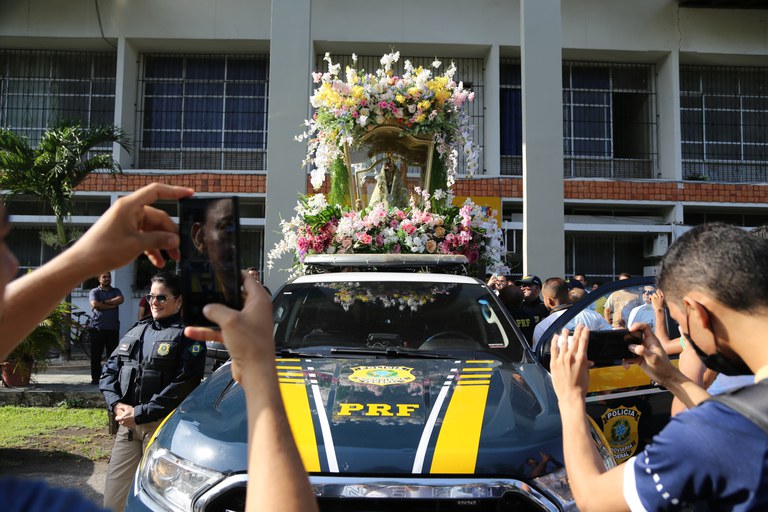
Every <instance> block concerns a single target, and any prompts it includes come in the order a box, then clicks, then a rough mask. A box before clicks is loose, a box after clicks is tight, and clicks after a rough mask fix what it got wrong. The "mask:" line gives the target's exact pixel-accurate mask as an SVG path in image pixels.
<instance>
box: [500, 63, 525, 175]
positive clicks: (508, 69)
mask: <svg viewBox="0 0 768 512" xmlns="http://www.w3.org/2000/svg"><path fill="white" fill-rule="evenodd" d="M500 82H501V93H500V95H499V101H500V103H501V174H502V175H512V176H521V175H522V174H523V100H522V97H523V96H522V94H523V91H522V84H521V79H520V61H519V60H517V59H502V61H501V73H500Z"/></svg>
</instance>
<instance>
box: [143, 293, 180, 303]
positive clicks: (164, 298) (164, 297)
mask: <svg viewBox="0 0 768 512" xmlns="http://www.w3.org/2000/svg"><path fill="white" fill-rule="evenodd" d="M171 297H173V298H176V297H178V295H171ZM144 298H145V299H147V302H152V301H153V300H156V301H157V302H159V303H160V304H162V303H164V302H165V301H167V300H168V295H152V294H150V295H145V296H144Z"/></svg>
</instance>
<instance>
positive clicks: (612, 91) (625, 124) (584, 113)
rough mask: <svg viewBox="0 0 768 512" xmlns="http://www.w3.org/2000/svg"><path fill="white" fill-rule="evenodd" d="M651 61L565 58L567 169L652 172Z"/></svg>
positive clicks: (608, 174)
mask: <svg viewBox="0 0 768 512" xmlns="http://www.w3.org/2000/svg"><path fill="white" fill-rule="evenodd" d="M652 77H653V66H650V65H642V64H606V63H587V62H566V63H565V64H564V66H563V155H564V157H565V175H566V176H573V177H603V178H652V177H653V169H654V167H655V160H656V149H655V144H654V138H655V133H656V116H655V92H654V89H653V78H652Z"/></svg>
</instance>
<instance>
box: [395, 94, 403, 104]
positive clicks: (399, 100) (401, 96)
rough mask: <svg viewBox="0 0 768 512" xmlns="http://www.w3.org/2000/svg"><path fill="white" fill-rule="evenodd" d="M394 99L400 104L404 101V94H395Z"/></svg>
mask: <svg viewBox="0 0 768 512" xmlns="http://www.w3.org/2000/svg"><path fill="white" fill-rule="evenodd" d="M395 101H396V102H398V103H399V104H401V105H402V104H403V103H405V96H403V95H402V94H398V95H397V96H395Z"/></svg>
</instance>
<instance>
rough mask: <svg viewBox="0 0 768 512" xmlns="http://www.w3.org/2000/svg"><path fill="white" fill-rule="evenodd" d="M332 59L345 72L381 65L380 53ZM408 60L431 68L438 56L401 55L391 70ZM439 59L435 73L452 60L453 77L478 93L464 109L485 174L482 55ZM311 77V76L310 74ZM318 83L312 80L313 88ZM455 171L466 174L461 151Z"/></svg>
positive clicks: (320, 66)
mask: <svg viewBox="0 0 768 512" xmlns="http://www.w3.org/2000/svg"><path fill="white" fill-rule="evenodd" d="M324 56H325V55H324V54H322V55H317V64H316V66H317V71H321V72H325V71H327V69H328V68H327V66H328V64H327V63H326V62H325V61H323V57H324ZM331 60H332V61H333V63H334V64H341V69H342V73H343V70H344V69H345V68H346V67H347V66H353V67H355V68H356V69H357V70H358V71H360V70H364V71H365V72H366V73H375V72H376V70H377V69H379V68H380V67H381V62H380V61H381V55H378V56H373V55H358V56H357V63H353V62H352V55H351V54H350V55H333V54H332V55H331ZM406 60H409V61H411V63H412V64H413V66H414V67H419V66H423V67H424V68H429V69H432V62H433V61H434V60H435V57H434V56H433V57H407V56H402V55H401V56H400V59H399V60H398V61H397V62H395V63H394V64H393V65H392V70H393V72H394V73H395V75H398V76H400V75H402V74H403V73H404V70H405V67H404V66H405V61H406ZM437 60H439V61H441V62H442V65H441V66H440V67H439V68H438V69H437V71H435V70H434V69H432V71H433V74H443V73H444V72H445V70H446V69H448V66H450V65H451V62H453V63H454V64H455V65H456V74H455V75H453V78H454V80H456V81H457V82H459V81H461V82H463V84H464V88H465V89H470V90H472V91H473V92H474V93H475V99H474V101H472V102H469V101H468V102H466V103H464V106H463V109H464V111H465V112H466V114H467V115H468V116H469V118H470V122H471V123H472V125H473V130H472V141H473V142H474V143H475V145H476V146H477V147H478V150H479V152H480V157H479V159H478V163H477V174H482V173H483V170H484V169H485V157H484V154H485V153H484V147H483V124H484V121H483V120H484V116H483V110H484V108H485V107H484V105H485V102H484V99H483V89H484V86H483V84H484V83H485V77H484V71H483V66H484V63H483V59H472V58H460V59H457V58H451V57H437ZM308 79H309V78H308ZM314 87H317V86H316V85H314V84H313V88H314ZM456 174H458V175H461V174H466V163H465V157H464V154H463V153H461V152H459V159H458V165H457V168H456Z"/></svg>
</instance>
